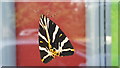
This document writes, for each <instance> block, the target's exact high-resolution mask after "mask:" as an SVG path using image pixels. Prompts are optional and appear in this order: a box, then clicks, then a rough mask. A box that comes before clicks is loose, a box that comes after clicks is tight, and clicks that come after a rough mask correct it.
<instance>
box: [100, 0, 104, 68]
mask: <svg viewBox="0 0 120 68" xmlns="http://www.w3.org/2000/svg"><path fill="white" fill-rule="evenodd" d="M99 16H100V18H99V25H100V28H99V29H100V32H99V41H100V42H99V43H100V45H99V49H100V66H105V58H104V56H105V54H104V0H103V2H100V13H99Z"/></svg>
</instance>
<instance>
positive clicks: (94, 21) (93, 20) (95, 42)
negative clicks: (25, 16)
mask: <svg viewBox="0 0 120 68" xmlns="http://www.w3.org/2000/svg"><path fill="white" fill-rule="evenodd" d="M86 37H87V41H86V47H87V53H86V54H87V55H86V56H87V66H100V59H99V58H100V54H99V2H87V3H86Z"/></svg>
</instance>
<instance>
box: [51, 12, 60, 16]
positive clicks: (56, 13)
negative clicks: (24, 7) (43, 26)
mask: <svg viewBox="0 0 120 68" xmlns="http://www.w3.org/2000/svg"><path fill="white" fill-rule="evenodd" d="M60 12H61V11H59V12H57V13H55V14H54V15H52V16H50V17H55V16H56V15H57V14H59V13H60Z"/></svg>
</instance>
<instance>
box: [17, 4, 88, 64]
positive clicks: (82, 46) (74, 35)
mask: <svg viewBox="0 0 120 68" xmlns="http://www.w3.org/2000/svg"><path fill="white" fill-rule="evenodd" d="M48 11H49V12H50V13H48ZM40 14H45V15H47V14H48V15H47V16H52V15H55V14H56V15H55V16H54V17H51V20H52V21H54V22H55V23H56V24H57V25H58V26H59V27H60V28H61V29H62V31H63V32H64V33H65V34H66V35H67V37H68V38H69V39H70V41H71V43H72V45H73V47H74V48H75V54H74V55H72V56H66V57H56V58H55V59H54V60H52V61H51V62H49V63H47V64H44V63H42V62H41V59H40V53H39V49H38V46H39V45H38V35H37V32H38V31H37V30H38V21H39V16H40ZM85 30H86V29H85V4H84V2H77V3H71V2H17V3H16V37H17V46H16V47H17V65H18V66H80V65H81V66H82V65H85V64H86V35H85ZM24 31H26V33H25V34H21V33H22V32H24ZM27 32H30V33H29V34H28V35H27Z"/></svg>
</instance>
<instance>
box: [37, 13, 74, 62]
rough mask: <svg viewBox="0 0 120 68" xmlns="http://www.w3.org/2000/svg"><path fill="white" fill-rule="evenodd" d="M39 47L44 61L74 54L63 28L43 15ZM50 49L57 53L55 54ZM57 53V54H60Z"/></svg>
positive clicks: (39, 33)
mask: <svg viewBox="0 0 120 68" xmlns="http://www.w3.org/2000/svg"><path fill="white" fill-rule="evenodd" d="M38 35H39V49H40V54H41V59H42V61H43V63H48V62H49V61H50V60H52V59H53V58H54V56H56V54H57V53H58V55H59V56H69V55H73V54H74V48H73V46H72V44H71V43H70V41H69V39H68V38H67V36H66V35H65V34H64V33H63V32H62V30H61V29H60V28H59V27H58V26H57V25H56V24H55V23H54V22H53V21H52V20H50V19H49V18H48V17H46V16H44V15H42V16H41V17H40V22H39V32H38ZM50 49H53V51H54V52H55V53H56V52H57V53H56V54H53V52H51V50H50ZM58 55H57V56H58Z"/></svg>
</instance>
